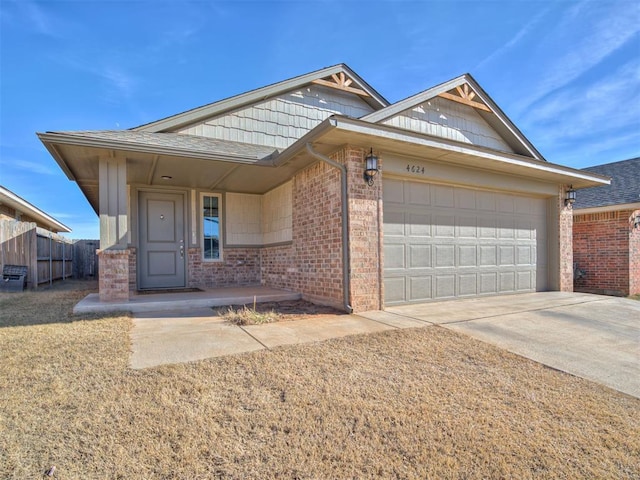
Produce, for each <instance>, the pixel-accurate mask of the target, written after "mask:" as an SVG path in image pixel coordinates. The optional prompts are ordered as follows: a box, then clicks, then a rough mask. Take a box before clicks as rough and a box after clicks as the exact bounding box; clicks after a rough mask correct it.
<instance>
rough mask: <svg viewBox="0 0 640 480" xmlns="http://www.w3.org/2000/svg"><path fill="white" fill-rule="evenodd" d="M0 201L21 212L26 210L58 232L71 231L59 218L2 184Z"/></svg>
mask: <svg viewBox="0 0 640 480" xmlns="http://www.w3.org/2000/svg"><path fill="white" fill-rule="evenodd" d="M0 203H4V204H7V205H9V206H10V207H11V208H13V209H14V210H18V211H19V212H24V213H26V214H28V215H29V216H30V217H33V218H36V219H37V220H39V221H40V222H42V223H44V224H47V225H49V226H50V227H53V229H52V230H56V231H58V232H67V233H69V232H71V229H70V228H69V227H67V226H66V225H64V224H63V223H60V222H59V221H58V220H56V219H55V218H53V217H52V216H51V215H48V214H46V213H45V212H43V211H42V210H40V209H39V208H38V207H36V206H34V205H32V204H30V203H29V202H27V201H26V200H25V199H23V198H21V197H19V196H18V195H16V194H15V193H13V192H12V191H11V190H8V189H6V188H4V187H2V186H0Z"/></svg>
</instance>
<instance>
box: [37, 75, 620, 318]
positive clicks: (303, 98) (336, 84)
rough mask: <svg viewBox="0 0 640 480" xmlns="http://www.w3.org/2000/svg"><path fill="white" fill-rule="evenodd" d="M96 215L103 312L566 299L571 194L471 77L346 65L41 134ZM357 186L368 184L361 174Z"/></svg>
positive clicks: (577, 182)
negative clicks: (162, 112) (255, 295)
mask: <svg viewBox="0 0 640 480" xmlns="http://www.w3.org/2000/svg"><path fill="white" fill-rule="evenodd" d="M38 136H39V138H40V139H41V141H42V142H43V143H44V145H45V146H46V148H47V149H48V150H49V152H50V153H51V155H52V156H53V157H54V158H55V160H56V161H57V162H58V164H59V165H60V167H61V168H62V169H63V170H64V172H65V173H66V174H67V176H68V178H69V179H70V180H73V181H75V182H77V184H78V186H79V187H80V189H81V190H82V191H83V192H84V194H85V196H86V197H87V199H88V200H89V202H90V203H91V205H92V206H93V208H94V209H95V211H96V213H98V215H99V216H100V244H101V250H100V252H99V257H100V298H101V300H102V301H111V300H119V301H122V300H126V299H128V298H130V296H131V295H134V294H135V292H136V291H139V290H145V289H152V290H154V289H164V288H166V289H169V288H172V289H173V288H182V287H185V288H189V287H200V288H203V287H204V288H216V287H225V286H237V285H254V284H262V285H266V286H270V287H275V288H282V289H287V290H293V291H296V292H300V293H302V295H303V298H306V299H309V300H311V301H314V302H317V303H324V304H330V305H335V306H340V307H341V308H344V309H345V310H347V311H366V310H377V309H382V308H384V306H385V305H398V304H403V303H411V302H426V301H432V300H442V299H454V298H467V297H476V296H483V295H498V294H508V293H519V292H536V291H543V290H563V291H570V290H572V288H573V255H572V230H571V228H572V218H573V216H572V211H571V206H570V205H569V202H568V201H567V200H566V198H567V195H568V193H567V192H568V190H569V189H570V188H573V189H578V188H584V187H592V186H597V185H603V184H607V183H608V179H607V178H606V177H604V176H601V175H599V174H596V173H591V172H586V171H582V170H576V169H573V168H568V167H565V166H562V165H557V164H553V163H550V162H547V161H546V160H545V159H544V158H543V157H542V155H541V154H540V152H538V151H537V150H536V148H535V147H534V146H533V145H532V144H531V142H530V141H529V140H527V138H525V136H524V135H523V134H522V132H521V131H520V130H519V129H518V128H517V127H516V126H515V125H514V124H513V123H512V122H511V121H510V120H509V118H508V117H507V116H506V115H505V114H504V112H503V111H502V110H501V109H500V108H499V107H498V105H496V104H495V102H494V101H493V100H492V99H491V98H490V97H489V95H487V93H486V92H485V91H484V90H483V89H482V88H481V87H480V85H479V84H478V83H477V82H476V81H475V80H474V78H473V77H472V76H471V75H468V74H465V75H461V76H459V77H457V78H454V79H453V80H450V81H448V82H445V83H442V84H440V85H437V86H435V87H433V88H430V89H428V90H425V91H423V92H420V93H418V94H416V95H413V96H411V97H409V98H406V99H404V100H401V101H399V102H396V103H393V104H390V103H389V102H388V101H387V100H385V98H384V97H383V96H382V95H380V94H379V93H378V92H377V91H376V90H374V89H373V88H372V87H371V86H370V85H369V84H368V83H367V82H365V81H364V80H363V79H362V78H361V77H360V76H359V75H357V74H356V73H355V72H354V71H353V70H351V69H350V68H349V67H348V66H346V65H344V64H339V65H335V66H332V67H328V68H324V69H321V70H317V71H314V72H311V73H308V74H305V75H301V76H299V77H295V78H292V79H289V80H285V81H282V82H279V83H275V84H272V85H269V86H266V87H263V88H259V89H256V90H252V91H249V92H247V93H243V94H241V95H237V96H234V97H231V98H227V99H224V100H220V101H217V102H214V103H211V104H208V105H204V106H202V107H199V108H194V109H192V110H188V111H185V112H183V113H178V114H177V115H173V116H171V117H167V118H163V119H160V120H157V121H154V122H151V123H148V124H145V125H141V126H138V127H135V128H131V129H129V130H101V131H61V132H47V133H39V134H38ZM365 169H367V170H365Z"/></svg>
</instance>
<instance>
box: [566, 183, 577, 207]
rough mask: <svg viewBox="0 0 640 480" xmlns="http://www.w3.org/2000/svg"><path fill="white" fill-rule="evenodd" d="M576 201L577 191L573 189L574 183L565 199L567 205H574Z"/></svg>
mask: <svg viewBox="0 0 640 480" xmlns="http://www.w3.org/2000/svg"><path fill="white" fill-rule="evenodd" d="M574 203H576V191H575V190H574V189H573V185H571V186H570V187H569V190H567V197H566V198H565V199H564V204H565V205H573V204H574Z"/></svg>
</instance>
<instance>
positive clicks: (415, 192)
mask: <svg viewBox="0 0 640 480" xmlns="http://www.w3.org/2000/svg"><path fill="white" fill-rule="evenodd" d="M407 191H408V192H407V193H408V199H409V202H408V203H409V204H410V205H417V206H429V205H431V187H430V185H427V184H424V183H411V184H409V185H408V187H407Z"/></svg>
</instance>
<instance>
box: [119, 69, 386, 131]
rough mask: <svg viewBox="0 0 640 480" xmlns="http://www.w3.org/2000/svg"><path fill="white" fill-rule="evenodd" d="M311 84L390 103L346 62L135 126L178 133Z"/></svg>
mask: <svg viewBox="0 0 640 480" xmlns="http://www.w3.org/2000/svg"><path fill="white" fill-rule="evenodd" d="M309 84H316V85H323V86H325V87H329V88H333V89H336V90H339V91H342V92H348V93H351V94H355V95H358V96H359V97H361V98H362V100H363V101H364V102H366V103H367V104H368V105H369V106H370V107H371V109H373V110H379V109H381V108H384V107H386V106H388V105H389V102H387V100H385V99H384V97H382V95H380V94H379V93H378V92H376V91H375V90H374V89H373V88H372V87H371V86H370V85H369V84H368V83H366V82H365V81H364V80H363V79H362V78H360V76H358V75H357V74H356V73H355V72H354V71H353V70H351V69H350V68H349V67H348V66H347V65H345V64H342V63H341V64H338V65H334V66H332V67H327V68H323V69H321V70H316V71H315V72H311V73H307V74H305V75H301V76H298V77H294V78H291V79H288V80H284V81H282V82H278V83H274V84H272V85H268V86H266V87H262V88H258V89H256V90H251V91H249V92H246V93H243V94H240V95H236V96H234V97H230V98H227V99H224V100H220V101H218V102H214V103H210V104H208V105H204V106H202V107H198V108H194V109H192V110H188V111H186V112H183V113H179V114H177V115H173V116H171V117H167V118H164V119H161V120H157V121H155V122H151V123H147V124H145V125H140V126H138V127H135V128H132V129H131V130H134V131H147V132H175V131H178V130H180V129H182V128H185V127H188V126H189V125H194V124H197V123H201V122H204V121H206V120H207V119H210V118H212V117H217V116H220V115H223V114H225V113H227V112H231V111H233V110H237V109H240V108H243V107H247V106H250V105H251V104H254V103H256V102H259V101H264V100H266V99H268V98H272V97H275V96H278V95H281V94H284V93H286V92H289V91H291V90H296V89H300V88H302V87H304V86H307V85H309Z"/></svg>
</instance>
